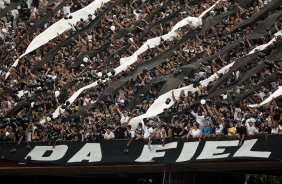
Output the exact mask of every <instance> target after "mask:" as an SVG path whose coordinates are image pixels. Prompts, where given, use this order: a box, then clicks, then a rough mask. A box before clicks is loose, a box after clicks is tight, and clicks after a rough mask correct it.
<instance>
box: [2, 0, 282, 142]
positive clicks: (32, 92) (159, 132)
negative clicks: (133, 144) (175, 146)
mask: <svg viewBox="0 0 282 184" xmlns="http://www.w3.org/2000/svg"><path fill="white" fill-rule="evenodd" d="M91 2H92V1H91V0H88V1H87V0H84V1H83V0H81V1H75V0H72V1H71V0H69V1H67V2H65V5H64V6H63V7H62V9H60V10H58V12H56V13H55V14H54V13H52V12H53V11H54V10H55V9H56V7H57V6H59V5H60V3H63V1H62V0H33V1H32V0H29V1H26V3H23V4H21V5H20V6H18V7H17V8H16V9H13V10H10V11H9V12H8V13H7V14H6V15H5V16H3V17H0V18H1V22H0V60H1V62H0V100H1V101H0V103H1V104H0V105H1V107H0V141H1V142H2V141H12V142H14V143H20V142H22V141H46V142H48V141H63V140H69V141H97V140H100V139H108V140H110V139H125V138H127V139H130V140H135V139H136V140H138V139H161V140H163V141H164V142H166V141H167V140H170V139H173V138H184V139H199V140H201V139H203V138H206V137H213V136H237V137H239V138H240V140H241V142H240V143H241V144H242V143H243V140H244V138H245V137H246V136H254V135H259V134H282V127H281V125H282V123H281V121H280V119H281V118H280V116H281V115H280V114H281V110H280V109H279V106H278V105H277V104H279V103H278V102H276V100H275V99H273V100H272V101H271V102H270V103H268V104H267V105H265V106H262V107H259V108H250V107H248V105H249V104H259V103H260V102H262V101H263V100H264V99H266V98H267V97H269V96H270V95H271V94H272V93H273V92H274V91H276V90H277V89H278V87H279V86H280V85H281V84H282V81H281V75H280V74H279V75H277V77H276V78H275V79H274V80H273V79H272V80H271V79H269V77H270V76H271V74H273V73H279V71H280V70H281V69H282V68H281V67H282V60H280V61H278V62H275V63H274V62H273V61H267V62H266V61H265V60H266V58H267V57H268V56H270V55H271V54H272V53H273V52H275V51H276V49H277V48H278V47H277V45H279V43H281V42H282V38H281V36H278V37H277V41H276V42H275V43H274V44H271V45H270V46H269V47H268V49H267V50H266V51H261V52H259V51H257V53H259V54H258V57H256V58H255V59H253V60H252V61H251V62H248V64H246V65H245V66H243V67H240V68H239V69H237V70H236V71H234V72H232V73H231V75H229V76H228V77H227V78H226V79H225V80H224V81H223V82H222V83H221V84H220V85H217V84H216V81H217V80H215V81H214V82H210V83H209V84H208V86H207V87H204V86H202V85H201V84H200V83H199V82H200V81H202V80H205V79H207V78H209V77H210V76H212V75H213V74H218V78H220V77H222V76H223V74H219V73H217V72H218V71H219V70H220V69H221V68H222V67H224V66H227V65H228V64H230V63H232V62H234V61H235V62H236V61H237V60H238V59H240V58H243V57H245V56H247V54H248V53H249V52H250V51H251V50H253V49H254V48H256V47H257V46H259V45H262V44H265V43H268V42H269V41H270V40H271V39H272V38H273V37H274V33H275V32H278V31H280V30H281V28H282V25H281V19H279V21H276V22H275V23H274V27H275V30H274V31H273V30H272V31H270V30H268V34H267V35H265V36H264V37H262V38H261V39H257V40H252V39H250V38H251V35H252V33H253V31H254V29H255V28H256V24H250V25H248V26H247V27H245V28H244V29H241V28H239V29H237V30H236V31H233V32H231V33H229V31H230V30H232V28H234V27H235V26H236V25H238V24H239V23H241V22H244V21H246V20H248V19H249V18H250V17H252V16H254V15H256V14H257V13H258V12H259V11H261V10H263V9H264V8H265V7H266V6H267V4H268V3H270V2H271V1H270V0H253V1H250V2H251V3H249V4H248V5H246V6H245V7H242V6H240V2H242V1H237V0H228V1H221V2H219V3H218V4H217V5H216V7H215V8H214V9H213V10H212V11H210V12H209V13H208V14H207V15H206V16H204V18H203V21H202V22H203V25H202V26H200V27H197V28H196V27H194V26H192V25H190V24H188V25H187V26H184V27H182V28H180V29H178V30H177V32H176V33H177V37H176V38H175V39H171V40H166V41H163V42H162V43H161V44H160V45H159V46H157V47H156V48H149V50H148V51H146V52H145V53H143V54H141V55H139V56H138V61H137V62H135V63H134V64H132V65H131V66H130V67H129V68H128V69H127V70H126V71H123V72H122V73H120V74H118V75H115V74H114V71H113V69H114V68H116V67H118V66H119V65H120V62H119V61H120V58H123V57H128V56H131V55H132V54H133V53H134V52H135V51H136V50H137V49H138V48H140V47H141V46H142V44H143V43H144V42H145V41H146V40H148V39H150V38H155V37H158V36H161V35H164V34H166V33H168V32H169V31H171V30H172V28H173V26H174V25H175V24H176V23H177V22H179V21H181V20H182V19H184V18H185V17H187V16H192V17H198V16H199V15H200V14H201V13H203V12H204V10H206V9H208V8H209V7H210V6H212V5H213V4H214V3H215V2H216V1H214V0H203V1H199V2H198V3H195V2H194V1H193V0H180V1H173V0H171V1H164V0H153V1H151V0H121V1H120V2H118V3H116V4H115V5H114V8H113V9H111V10H110V11H108V12H107V13H106V14H105V15H104V16H103V17H102V19H101V20H100V21H99V22H98V23H97V25H95V26H94V27H93V28H92V30H91V31H88V32H85V33H84V34H81V35H79V36H78V37H74V38H73V40H72V42H71V44H69V45H64V46H62V47H61V48H60V50H59V51H58V52H57V53H56V55H55V56H54V57H53V58H51V59H50V60H47V61H46V62H45V63H43V64H42V65H41V66H38V63H40V61H41V60H43V59H44V58H45V57H46V56H48V55H49V54H50V51H52V49H53V48H54V47H56V46H57V45H58V44H59V43H60V42H62V41H63V40H65V39H66V38H68V37H70V36H72V35H73V33H75V32H77V31H78V30H82V29H83V28H85V27H86V26H87V25H89V23H90V22H91V21H93V19H95V18H94V17H98V15H99V14H101V13H102V12H103V11H104V10H105V9H106V8H107V7H108V6H109V5H111V4H112V3H114V1H109V2H108V3H105V4H103V6H102V7H101V8H99V9H97V10H96V11H95V12H93V14H92V15H89V16H88V17H89V18H88V19H87V20H81V21H79V22H78V23H77V24H76V25H72V29H70V30H68V31H66V32H65V33H62V34H61V35H58V37H56V38H55V39H53V40H51V41H49V42H48V43H47V44H46V45H44V46H42V47H40V48H38V49H36V50H35V51H34V52H32V53H30V54H28V55H27V56H24V57H23V58H21V59H20V61H19V65H18V66H17V67H12V64H13V62H14V61H15V59H17V58H18V57H19V56H20V55H21V54H22V53H24V51H25V49H26V47H27V45H28V44H29V43H31V41H32V40H33V38H35V37H36V36H37V35H39V34H40V33H41V32H43V31H44V30H45V29H47V28H48V27H49V26H50V25H52V24H53V23H55V22H56V21H58V20H60V19H61V18H65V19H67V18H69V17H67V15H68V14H69V13H71V12H74V11H76V10H79V9H80V8H83V7H85V6H87V5H88V4H89V3H91ZM0 6H1V7H0V8H2V9H3V8H5V6H6V7H9V1H5V0H2V1H1V0H0ZM160 7H161V8H160ZM234 9H238V11H237V12H235V13H234V14H230V15H229V16H228V17H227V18H226V19H224V20H223V21H221V22H220V23H218V24H216V25H215V26H213V27H212V28H210V29H207V30H206V31H205V32H204V33H203V34H196V36H195V38H192V39H190V40H188V41H187V42H185V43H183V44H181V46H180V48H178V49H176V50H175V51H174V52H173V55H172V56H170V57H168V58H167V59H166V60H165V62H162V64H159V65H158V66H156V67H155V68H153V69H151V70H148V69H146V68H144V69H143V72H142V73H141V74H140V75H137V77H134V78H132V79H131V80H129V81H128V82H126V83H125V85H123V86H122V87H121V88H120V89H119V90H117V91H115V92H114V93H113V94H111V95H109V96H108V97H107V99H106V100H104V101H97V100H98V99H99V97H100V95H102V94H103V92H104V90H105V89H106V88H107V87H108V86H110V85H111V84H112V83H113V82H115V81H118V80H120V79H122V78H123V77H126V76H128V75H129V73H132V72H134V71H136V69H137V68H138V66H139V65H140V64H144V63H146V62H147V61H150V60H151V59H153V58H155V57H157V56H158V55H159V54H161V53H164V52H166V50H168V49H170V48H172V47H173V46H174V45H175V44H176V43H177V42H178V41H180V40H181V39H182V38H183V36H184V35H185V34H186V33H188V32H189V31H193V30H195V29H197V30H198V31H200V30H201V29H202V28H203V27H204V25H205V24H207V23H208V22H209V21H210V20H212V19H213V18H214V17H216V16H218V15H222V14H224V13H226V12H228V11H230V10H234ZM281 10H282V6H281V5H280V6H278V7H276V8H274V9H273V10H272V11H270V12H269V14H268V15H271V14H273V13H276V12H278V11H281ZM48 14H51V15H52V18H51V19H50V20H48V21H47V22H45V24H44V25H43V26H40V27H37V28H36V29H35V31H34V32H33V33H31V34H27V33H28V31H29V30H31V29H32V28H33V26H34V25H36V22H37V21H41V20H42V18H44V16H46V15H48ZM92 17H93V18H92ZM266 17H267V16H264V17H262V18H261V20H264V19H265V18H266ZM236 41H240V44H239V45H238V46H237V47H235V48H233V49H232V50H231V51H229V52H225V53H223V54H219V52H220V51H221V50H222V49H224V48H226V47H228V46H229V45H230V44H232V43H235V42H236ZM107 44H109V46H108V47H106V49H104V50H102V51H101V52H99V53H98V54H95V56H93V57H92V58H90V57H89V56H87V55H85V56H84V53H85V52H87V51H93V50H98V49H101V48H102V47H103V46H105V45H107ZM211 55H217V57H216V58H214V59H212V60H211V61H209V62H201V63H200V64H199V67H197V69H195V70H194V71H193V72H192V73H191V74H189V75H187V76H184V77H183V80H182V82H181V83H180V85H179V86H178V87H179V88H180V87H185V86H189V85H193V87H195V88H197V91H196V92H191V91H190V92H188V93H186V94H185V92H184V91H183V92H182V93H181V95H180V97H179V99H178V98H176V97H175V95H174V92H173V91H172V97H173V98H172V99H169V100H171V101H173V102H174V103H175V104H174V105H173V106H172V107H171V108H169V109H165V110H164V112H163V113H162V114H160V115H159V116H155V117H151V118H146V119H144V122H143V123H142V122H140V123H139V124H138V126H137V128H135V127H134V128H133V127H132V126H130V125H129V121H130V119H131V118H134V117H136V116H139V115H141V114H144V113H146V111H147V110H148V109H149V107H150V106H151V105H152V104H153V103H154V101H155V100H156V99H157V98H158V96H159V93H160V91H161V90H162V87H163V85H164V83H165V82H166V80H169V77H175V76H177V75H178V74H179V73H181V71H180V70H179V68H180V67H182V66H184V65H189V64H194V63H197V62H199V61H202V60H204V59H205V58H207V57H209V56H211ZM78 56H84V57H83V62H81V63H79V61H78V59H77V58H78ZM195 58H197V59H196V60H195ZM193 60H195V61H193ZM76 63H79V64H78V65H77V64H76ZM262 63H267V67H265V68H263V69H262V70H261V71H259V72H258V73H256V74H255V75H253V76H252V77H251V78H249V79H247V80H245V81H243V82H241V83H240V84H239V85H235V86H233V84H236V83H237V82H238V81H240V80H241V79H242V77H243V76H244V75H245V74H246V73H247V72H248V71H249V70H250V69H252V68H254V67H255V66H257V65H259V64H262ZM9 69H10V70H9ZM8 72H10V76H8V78H7V79H6V78H5V77H6V75H7V73H8ZM108 72H112V74H113V75H112V76H108V75H107V73H108ZM99 73H102V76H100V75H99ZM171 74H173V75H171ZM114 75H115V76H114ZM161 76H166V80H163V81H162V82H160V83H156V84H155V85H151V87H150V89H149V90H148V91H147V92H146V93H144V94H139V95H136V94H138V92H139V91H140V90H142V89H143V88H144V87H146V86H147V85H149V84H150V83H152V82H153V81H154V79H157V78H158V77H161ZM99 79H103V80H104V79H107V81H106V82H105V83H99V85H98V86H97V87H94V88H90V89H87V90H85V91H83V93H81V94H80V95H79V96H78V98H76V99H75V101H74V102H73V103H71V104H70V102H69V101H68V98H70V97H71V96H72V95H73V94H74V93H75V92H76V91H78V90H79V89H80V88H82V87H84V86H86V85H88V84H91V83H93V82H95V81H97V80H99ZM268 80H270V82H269V83H268V82H266V81H268ZM214 85H217V90H220V89H222V91H223V93H222V94H220V95H217V96H215V97H212V98H209V99H206V97H207V95H208V94H209V93H208V91H209V90H210V89H211V88H212V87H213V86H214ZM229 86H230V89H229V90H225V89H226V88H228V87H229ZM248 90H253V91H252V93H251V94H249V95H248V96H246V95H245V93H246V91H248ZM203 99H205V100H203ZM136 101H138V102H140V103H136ZM199 102H200V103H199ZM164 103H170V102H164ZM62 104H63V105H62ZM60 105H62V106H61V109H60V111H59V112H60V115H59V116H58V117H55V118H54V116H53V113H54V112H55V110H56V109H57V108H58V107H59V106H60ZM42 120H45V122H44V123H41V122H42Z"/></svg>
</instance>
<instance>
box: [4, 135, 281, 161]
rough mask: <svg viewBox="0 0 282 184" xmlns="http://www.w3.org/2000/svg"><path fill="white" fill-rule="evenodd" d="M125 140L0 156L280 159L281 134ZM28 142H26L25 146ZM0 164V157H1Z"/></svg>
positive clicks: (9, 147)
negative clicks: (241, 139) (239, 137)
mask: <svg viewBox="0 0 282 184" xmlns="http://www.w3.org/2000/svg"><path fill="white" fill-rule="evenodd" d="M127 142H128V141H126V140H109V141H107V140H101V141H100V142H96V143H93V142H88V143H81V142H67V143H61V144H57V145H56V146H53V145H48V144H47V143H30V144H21V145H13V144H6V145H2V146H1V147H0V156H1V159H2V160H8V161H16V162H18V163H19V164H22V163H25V164H27V165H29V164H30V165H32V164H35V163H39V164H52V165H102V164H112V163H122V164H129V163H130V164H138V163H158V164H159V163H161V164H185V163H205V162H212V161H215V162H218V161H235V160H254V161H270V160H281V159H282V136H260V137H252V138H248V139H246V140H245V142H244V144H243V145H242V146H238V143H239V140H238V139H236V138H223V137H221V138H210V139H208V140H202V141H200V142H199V141H198V140H194V141H187V140H186V139H185V140H183V139H179V140H174V141H171V142H169V143H166V144H165V145H164V146H163V145H162V143H161V142H160V141H157V140H153V142H152V143H151V144H148V141H145V140H142V141H135V142H132V144H131V146H130V147H129V148H128V152H125V148H126V144H127ZM27 145H29V146H27ZM0 165H1V160H0Z"/></svg>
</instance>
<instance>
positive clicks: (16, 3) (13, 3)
mask: <svg viewBox="0 0 282 184" xmlns="http://www.w3.org/2000/svg"><path fill="white" fill-rule="evenodd" d="M23 3H24V2H23V1H17V0H11V4H10V5H9V6H7V7H6V8H4V9H2V10H1V11H0V18H2V17H3V16H5V15H6V14H7V13H8V12H9V11H11V10H13V9H15V8H17V7H18V6H21V5H22V4H23Z"/></svg>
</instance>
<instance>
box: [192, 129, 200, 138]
mask: <svg viewBox="0 0 282 184" xmlns="http://www.w3.org/2000/svg"><path fill="white" fill-rule="evenodd" d="M191 135H192V137H193V138H195V137H200V135H201V130H200V129H192V131H191Z"/></svg>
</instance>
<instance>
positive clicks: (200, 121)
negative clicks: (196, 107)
mask: <svg viewBox="0 0 282 184" xmlns="http://www.w3.org/2000/svg"><path fill="white" fill-rule="evenodd" d="M191 114H192V115H193V116H194V117H195V118H196V122H197V123H199V125H200V127H203V126H204V122H205V116H203V115H202V116H199V115H198V114H196V113H194V112H193V111H192V112H191Z"/></svg>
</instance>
